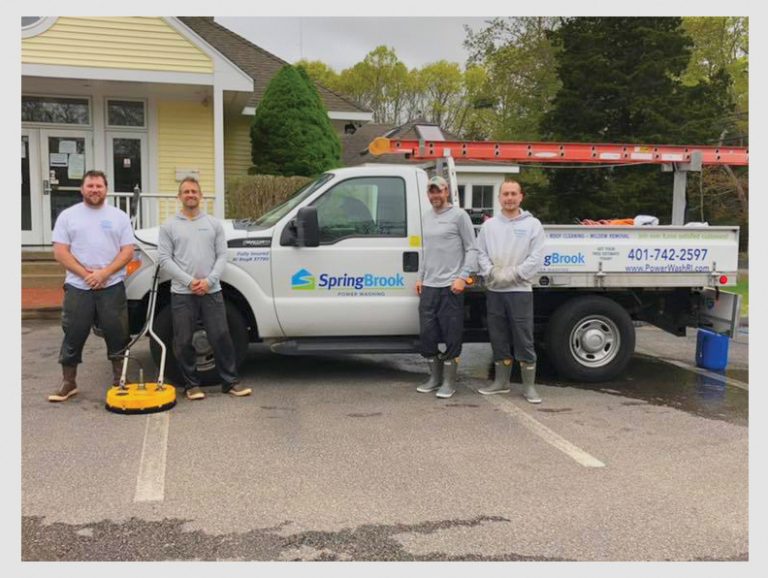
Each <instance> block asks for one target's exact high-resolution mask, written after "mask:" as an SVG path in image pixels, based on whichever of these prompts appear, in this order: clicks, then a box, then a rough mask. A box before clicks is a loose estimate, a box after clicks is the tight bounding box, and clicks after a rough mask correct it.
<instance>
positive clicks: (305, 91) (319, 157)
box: [251, 65, 341, 177]
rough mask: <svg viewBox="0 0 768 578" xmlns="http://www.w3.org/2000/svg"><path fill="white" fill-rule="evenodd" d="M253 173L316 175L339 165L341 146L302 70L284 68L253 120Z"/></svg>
mask: <svg viewBox="0 0 768 578" xmlns="http://www.w3.org/2000/svg"><path fill="white" fill-rule="evenodd" d="M251 157H252V160H253V165H254V166H253V168H252V169H251V172H254V173H257V174H265V175H283V176H287V177H292V176H306V177H310V176H314V175H317V174H319V173H322V172H323V171H326V170H328V169H331V168H335V167H338V166H340V165H341V144H340V142H339V137H338V136H337V135H336V132H335V131H334V129H333V126H332V125H331V121H330V120H329V118H328V112H327V111H326V109H325V107H324V106H323V103H322V100H321V99H320V95H319V94H318V93H317V90H316V89H315V87H314V85H313V84H312V82H311V81H310V80H309V77H308V76H307V74H306V72H305V71H304V70H303V69H301V68H299V69H297V68H294V67H293V66H290V65H287V66H284V67H283V68H282V69H281V70H280V71H279V72H278V73H277V74H276V75H275V76H274V78H273V79H272V80H271V82H270V83H269V85H268V86H267V90H266V91H265V92H264V97H263V98H262V100H261V102H260V103H259V106H258V108H257V109H256V114H255V116H254V117H253V122H252V123H251Z"/></svg>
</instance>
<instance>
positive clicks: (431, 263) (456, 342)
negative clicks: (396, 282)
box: [416, 176, 475, 398]
mask: <svg viewBox="0 0 768 578" xmlns="http://www.w3.org/2000/svg"><path fill="white" fill-rule="evenodd" d="M427 191H428V195H429V202H430V204H431V205H432V208H431V209H430V210H428V211H426V212H425V213H424V214H423V215H422V220H421V222H422V237H423V239H424V241H423V245H424V264H423V266H422V267H421V269H420V272H419V280H418V281H417V282H416V292H417V293H418V294H419V296H420V299H419V322H420V329H421V331H420V333H421V336H420V341H421V354H422V355H423V356H424V357H425V358H426V359H427V363H428V364H429V370H430V377H429V380H428V381H427V382H425V383H423V384H422V385H420V386H419V387H417V388H416V391H418V392H420V393H429V392H431V391H434V390H436V389H437V390H438V391H437V397H440V398H449V397H451V396H452V395H453V394H454V392H455V385H456V371H457V369H458V363H459V355H460V354H461V345H462V338H463V333H464V288H465V287H466V281H467V278H468V277H469V275H470V274H471V273H472V272H473V271H474V269H475V232H474V228H473V227H472V221H471V220H470V218H469V215H468V214H467V213H466V212H465V211H464V210H462V209H461V208H458V207H453V206H452V205H451V204H450V203H449V202H448V195H449V193H448V183H447V182H446V181H445V179H444V178H442V177H439V176H435V177H432V178H431V179H430V180H429V185H428V188H427ZM441 342H442V343H445V352H444V353H442V354H441V353H440V351H439V349H438V344H439V343H441ZM438 388H439V389H438Z"/></svg>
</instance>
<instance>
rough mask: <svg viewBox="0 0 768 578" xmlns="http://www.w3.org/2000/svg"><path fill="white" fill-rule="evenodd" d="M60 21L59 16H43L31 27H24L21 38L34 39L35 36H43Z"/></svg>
mask: <svg viewBox="0 0 768 578" xmlns="http://www.w3.org/2000/svg"><path fill="white" fill-rule="evenodd" d="M58 19H59V17H58V16H42V17H41V18H40V20H38V21H37V22H35V23H34V24H30V25H29V26H24V27H23V28H22V29H21V37H22V38H32V37H33V36H37V35H38V34H42V33H43V32H45V31H46V30H48V29H49V28H50V27H51V26H53V25H54V24H56V21H57V20H58Z"/></svg>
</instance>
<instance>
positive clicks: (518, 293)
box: [48, 171, 545, 403]
mask: <svg viewBox="0 0 768 578" xmlns="http://www.w3.org/2000/svg"><path fill="white" fill-rule="evenodd" d="M427 191H428V197H429V202H430V204H431V209H430V210H427V211H425V212H424V214H423V216H422V231H423V246H424V253H423V266H422V267H420V270H419V278H418V280H417V282H416V292H417V293H418V295H419V321H420V338H421V350H422V351H421V353H422V355H423V356H424V357H425V358H426V359H427V362H428V364H429V370H430V377H429V379H428V380H427V381H426V382H425V383H423V384H422V385H420V386H419V387H418V388H417V391H419V392H421V393H429V392H432V391H435V390H437V394H436V395H437V397H439V398H450V397H451V396H452V395H453V394H454V393H455V385H456V374H457V369H458V363H459V356H460V354H461V348H462V341H463V329H464V289H465V287H466V283H467V279H468V278H469V276H470V274H471V273H472V272H474V271H478V272H479V273H480V274H481V275H482V276H483V277H485V279H486V286H487V293H486V305H487V311H488V333H489V337H490V341H491V347H492V350H493V359H494V366H495V379H494V381H493V383H492V384H491V385H489V386H487V387H484V388H481V389H480V390H479V392H480V393H481V394H483V395H491V394H496V393H506V392H508V391H509V378H510V373H511V370H512V363H513V361H514V357H517V359H518V360H519V361H520V367H521V375H522V381H523V396H524V397H525V399H526V400H528V401H529V402H530V403H541V398H540V397H539V395H538V393H537V391H536V388H535V377H536V352H535V349H534V345H533V292H532V289H531V286H532V279H533V277H534V276H535V274H536V273H537V271H538V270H539V267H540V266H541V262H542V259H543V252H544V241H545V235H544V229H543V227H542V225H541V222H540V221H539V220H538V219H536V218H535V217H533V216H532V215H531V214H530V213H529V212H528V211H524V210H522V209H521V203H522V201H523V199H524V193H523V190H522V187H521V185H520V183H518V182H516V181H507V182H505V183H503V184H502V185H501V187H500V189H499V202H500V205H501V214H499V215H497V216H496V217H493V218H491V219H489V220H487V221H486V222H485V223H484V224H483V226H482V228H481V230H480V234H479V236H478V237H477V239H475V235H474V229H473V226H472V222H471V220H470V218H469V215H468V214H467V213H466V212H465V211H464V210H462V209H460V208H458V207H454V206H452V205H451V203H450V202H449V194H450V193H449V191H448V183H447V182H446V180H445V179H444V178H442V177H440V176H434V177H432V178H431V179H430V180H429V183H428V188H427ZM81 194H82V196H83V202H82V203H80V204H78V205H75V206H73V207H71V208H69V209H66V210H65V211H63V212H62V214H61V215H60V216H59V218H58V219H57V221H56V226H55V227H54V232H53V241H54V255H55V257H56V259H57V260H58V261H59V262H60V263H61V264H62V265H64V267H65V268H66V269H67V277H66V281H65V297H64V304H63V308H62V328H63V330H64V341H63V343H62V346H61V352H60V355H59V363H61V365H62V373H63V378H62V383H61V384H60V386H59V389H58V390H57V391H56V392H55V393H53V394H51V395H50V396H49V397H48V399H49V401H64V400H66V399H68V398H69V397H71V396H73V395H75V394H76V393H77V385H76V382H75V377H76V373H77V364H79V363H80V362H81V355H82V349H83V346H84V344H85V341H86V339H87V337H88V334H89V332H90V328H91V325H92V324H93V322H94V321H95V320H96V319H97V318H98V322H99V325H100V326H101V328H102V330H103V332H104V337H105V340H106V342H107V351H108V355H109V357H110V359H111V360H112V367H113V379H114V381H115V383H117V381H118V380H119V378H120V370H121V366H122V364H121V360H120V359H119V358H116V357H115V356H116V354H118V352H119V351H120V350H121V349H122V348H123V347H124V346H125V345H126V344H127V343H128V341H129V339H130V335H129V329H128V315H127V304H126V298H125V287H124V284H123V279H124V278H125V265H126V264H127V263H128V262H129V261H130V260H131V259H132V258H133V243H134V239H133V230H132V228H131V224H130V221H129V219H128V216H127V215H126V213H124V212H123V211H121V210H119V209H117V208H115V207H112V206H109V205H106V204H105V199H106V194H107V179H106V176H105V175H104V173H102V172H101V171H88V172H87V173H86V174H85V176H84V178H83V184H82V186H81ZM202 197H203V194H202V191H201V189H200V183H199V182H198V180H197V179H195V178H194V177H186V178H185V179H183V180H182V181H181V183H180V185H179V193H178V198H179V200H180V201H181V204H182V209H181V211H180V212H179V213H178V214H177V215H176V216H174V217H172V218H171V219H169V220H168V221H167V222H166V223H164V224H163V226H162V227H161V228H160V234H159V241H158V259H159V265H160V267H162V268H163V269H164V270H165V272H166V273H167V274H168V275H169V276H170V277H171V313H172V319H173V342H174V343H173V347H174V353H175V356H176V359H177V361H178V364H179V367H180V370H181V373H182V376H183V378H184V387H185V390H186V396H187V398H188V399H191V400H197V399H203V398H205V393H203V391H202V390H201V389H200V378H199V376H198V374H197V371H196V351H195V348H194V346H193V335H194V333H195V331H196V329H197V324H198V320H201V321H202V325H203V327H204V328H205V330H206V333H207V337H208V342H209V343H210V345H211V347H212V349H213V352H214V357H215V360H216V367H217V369H218V371H219V374H220V377H221V380H222V391H223V392H225V393H229V394H231V395H234V396H237V397H241V396H246V395H249V394H250V393H251V389H250V388H245V387H242V386H241V385H239V383H238V381H239V378H238V374H237V360H236V356H235V348H234V346H233V343H232V339H231V337H230V334H229V330H228V327H227V318H226V308H225V305H224V298H223V296H222V289H221V283H220V281H219V279H220V277H221V275H222V273H223V271H224V267H225V265H226V257H227V243H226V238H225V234H224V229H223V226H222V224H221V222H220V221H219V220H217V219H215V218H213V217H211V216H209V215H207V214H205V213H204V212H202V211H201V210H200V203H201V201H202ZM440 343H444V344H445V351H444V352H443V353H441V352H440V350H439V349H438V345H439V344H440ZM513 351H514V356H513Z"/></svg>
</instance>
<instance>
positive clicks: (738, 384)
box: [635, 348, 749, 391]
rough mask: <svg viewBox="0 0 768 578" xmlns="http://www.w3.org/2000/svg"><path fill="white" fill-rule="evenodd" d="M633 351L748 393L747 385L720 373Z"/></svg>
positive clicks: (647, 352) (638, 350)
mask: <svg viewBox="0 0 768 578" xmlns="http://www.w3.org/2000/svg"><path fill="white" fill-rule="evenodd" d="M635 351H636V352H637V353H639V354H640V355H645V356H646V357H653V358H654V359H659V360H661V361H663V362H665V363H671V364H672V365H676V366H677V367H680V368H682V369H687V370H688V371H693V372H694V373H698V374H699V375H704V376H706V377H711V378H712V379H719V380H720V381H723V382H725V383H727V384H728V385H732V386H733V387H738V388H739V389H743V390H745V391H749V384H748V383H744V382H743V381H739V380H738V379H733V378H732V377H727V376H725V375H722V374H720V373H714V372H712V371H707V370H706V369H702V368H701V367H696V366H695V365H690V364H688V363H685V362H684V361H678V360H677V359H667V358H666V357H659V356H658V355H655V354H653V353H651V352H650V351H645V350H643V349H639V348H638V349H635Z"/></svg>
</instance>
